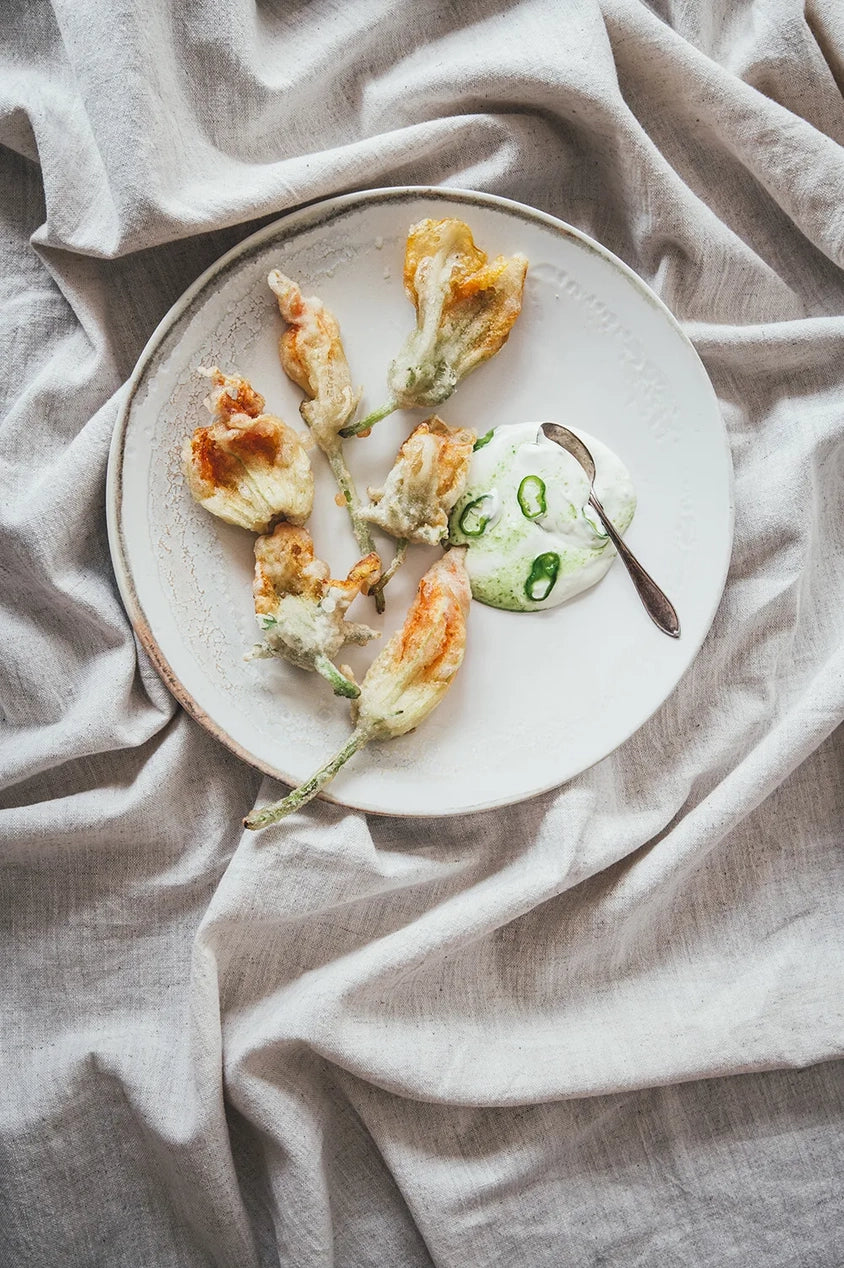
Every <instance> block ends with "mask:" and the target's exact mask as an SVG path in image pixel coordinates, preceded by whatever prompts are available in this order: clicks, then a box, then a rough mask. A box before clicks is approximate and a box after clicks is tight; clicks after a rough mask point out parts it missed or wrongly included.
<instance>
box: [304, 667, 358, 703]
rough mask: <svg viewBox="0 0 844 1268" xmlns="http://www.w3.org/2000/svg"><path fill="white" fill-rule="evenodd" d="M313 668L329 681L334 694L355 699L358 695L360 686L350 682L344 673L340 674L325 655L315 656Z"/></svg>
mask: <svg viewBox="0 0 844 1268" xmlns="http://www.w3.org/2000/svg"><path fill="white" fill-rule="evenodd" d="M314 669H315V670H316V671H317V673H318V674H322V676H323V678H326V679H327V680H328V681H329V682H330V683H331V685H332V687H333V688H334V694H335V696H346V698H347V699H348V700H356V699H357V697H358V696H359V695H360V687H359V686H358V685H357V683H356V682H352V680H351V678H347V677H346V675H345V674H341V673H340V670H339V669H338V668H337V666H336V665H335V664H334V662H333V661H331V660H329V659H328V657H327V656H317V657H316V658H315V659H314Z"/></svg>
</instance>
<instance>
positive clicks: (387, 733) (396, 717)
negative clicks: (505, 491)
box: [352, 547, 472, 739]
mask: <svg viewBox="0 0 844 1268" xmlns="http://www.w3.org/2000/svg"><path fill="white" fill-rule="evenodd" d="M465 553H466V552H465V549H464V548H462V547H458V548H457V549H455V550H450V551H449V552H448V553H447V554H445V555H443V556H442V557H441V558H440V559H438V560H437V561H436V563H434V564H433V565H432V566H431V567H430V568H429V569H428V571H427V572H426V573H425V575H424V577H423V578H422V580H421V581H420V582H419V588H418V590H417V592H416V597H415V599H414V600H413V603H412V604H411V606H410V608H409V610H408V613H407V616H406V617H405V621H404V624H403V626H402V628H401V629H400V630H398V631H397V632H396V633H395V634H394V635H393V637H392V638H391V639H390V641H389V642H388V643H387V645H386V647H384V648H382V650H381V651H380V652H379V654H378V655H377V656H376V658H375V660H374V661H373V662H372V664H371V665H370V667H369V669H368V670H367V673H366V677H365V678H364V680H363V682H362V683H361V688H360V696H359V698H358V699H357V700H356V701H354V702H353V704H352V716H353V718H354V721H355V723H356V725H357V726H358V728H360V729H362V730H363V731H365V732H366V733H367V734H368V735H369V736H370V738H372V739H390V738H392V737H394V736H397V735H404V734H405V733H406V732H407V731H412V730H413V728H414V727H416V726H418V725H419V723H420V722H422V721H423V720H424V719H425V718H426V717H427V716H428V714H429V713H430V712H431V710H432V709H434V708H435V707H436V706H437V705H438V704H439V702H440V700H442V698H443V696H444V695H445V693H446V692H447V691H448V688H449V687H450V686H451V683H452V681H453V679H454V676H455V674H456V673H457V671H458V669H459V668H460V666H461V664H462V663H463V653H464V651H465V649H466V620H467V617H468V614H469V604H470V601H471V597H472V595H471V590H470V588H469V578H468V575H467V572H466V564H465Z"/></svg>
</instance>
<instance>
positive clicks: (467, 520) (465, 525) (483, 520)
mask: <svg viewBox="0 0 844 1268" xmlns="http://www.w3.org/2000/svg"><path fill="white" fill-rule="evenodd" d="M491 500H492V499H491V498H490V495H489V494H488V493H482V494H481V496H480V497H479V498H475V500H474V502H469V503H467V505H466V506H464V507H463V510H462V511H461V513H460V519H459V520H458V521H457V527H458V528H459V529H460V531H461V533H463V534H464V535H465V536H466V537H480V535H481V533H483V531H484V530H485V528H486V526H487V525H488V524H489V521H490V520H491V519H492V514H491V513H490V514H489V515H484V513H483V511H482V510H481V507H482V506H483V504H484V502H490V501H491Z"/></svg>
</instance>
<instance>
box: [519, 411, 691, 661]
mask: <svg viewBox="0 0 844 1268" xmlns="http://www.w3.org/2000/svg"><path fill="white" fill-rule="evenodd" d="M542 432H543V434H544V435H545V436H547V438H548V439H549V440H552V441H553V442H554V444H556V445H559V446H560V448H561V449H565V451H566V453H570V454H571V456H572V458H574V459H575V461H576V462H578V463H580V466H581V467H582V468H583V470H584V471H585V473H586V478H587V479H588V481H589V505H590V506H591V507H592V509H593V510H594V511H595V513H596V515H597V516H598V518H599V519H600V521H601V523H602V524H603V526H604V528H605V530H606V532H607V535H608V536H609V538H610V541H611V542H612V544H613V546H615V548H616V550H617V551H618V554H619V557H620V558H621V561H622V563H623V564H624V566H625V568H626V569H627V571H628V573H629V574H630V578H631V580H632V582H633V584H634V586H635V587H636V590H637V592H638V595H639V598H640V599H641V600H642V603H643V604H644V607H645V611H646V612H647V614H648V616H649V617H650V618H651V620H652V621H653V623H654V625H655V626H656V627H657V629H660V630H662V632H663V634H667V635H668V636H669V638H679V637H680V621H679V618H678V616H677V613H676V611H675V609H674V605H673V604H672V603H671V601H670V599H669V598H668V596H667V595H666V594H665V593H664V591H662V590H661V589H660V587H659V586H658V585H657V583H656V582H655V581H654V579H653V577H652V576H651V575H650V573H648V572H645V569H644V568H643V567H642V565H641V564H640V563H639V561H638V559H637V558H636V556H635V555H634V554H633V552H632V551H631V550H630V547H629V546H627V545H625V543H624V541H623V540H622V538H621V536H620V534H619V533H618V532H617V531H616V529H615V526H614V525H613V523H612V521H611V520H610V518H609V516H608V515H607V513H606V511H605V510H604V508H603V507H602V506H601V503H600V502H599V501H598V498H597V496H596V494H595V459H594V458H593V457H592V455H591V453H590V452H589V450H588V449H587V447H586V445H584V443H583V441H582V440H581V439H580V437H579V436H575V434H574V432H573V431H569V429H568V427H563V426H561V424H560V423H543V424H542Z"/></svg>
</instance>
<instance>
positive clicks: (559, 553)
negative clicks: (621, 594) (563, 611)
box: [449, 423, 636, 612]
mask: <svg viewBox="0 0 844 1268" xmlns="http://www.w3.org/2000/svg"><path fill="white" fill-rule="evenodd" d="M540 426H541V424H539V423H513V424H510V425H508V426H503V427H496V428H495V429H494V430H493V431H492V432H487V434H486V436H482V437H481V438H480V440H478V441H477V442H476V447H475V451H474V453H473V454H472V463H471V466H470V468H469V481H468V484H467V486H466V490H465V492H464V493H463V496H462V497H461V498H460V501H459V502H458V503H457V505H456V506H455V508H454V510H453V511H452V513H451V518H450V521H449V540H450V541H451V542H452V543H453V544H455V545H461V546H468V547H469V549H468V551H467V552H466V567H467V570H468V573H469V579H470V582H471V585H472V594H473V596H474V598H476V599H478V600H479V601H480V602H481V603H487V604H489V605H491V606H492V607H496V608H507V609H508V610H510V611H516V612H535V611H538V610H540V609H542V608H550V607H555V606H556V605H557V604H558V603H564V602H565V600H566V599H570V598H572V596H573V595H575V594H579V593H580V592H581V591H582V590H586V589H587V588H588V587H589V586H592V585H594V584H595V582H596V581H599V580H600V579H601V577H603V575H604V573H605V572H606V571H607V569H608V568H609V567H610V564H611V563H612V561H613V559H614V558H615V554H616V552H615V547H614V546H613V545H612V543H611V542H610V540H609V538H608V537H607V536H606V534H605V533H604V530H603V527H602V525H601V522H600V520H599V519H598V517H597V515H596V514H595V512H594V511H593V510H592V508H591V507H589V506H587V505H586V503H587V500H588V498H589V481H588V480H587V478H586V473H585V472H584V470H583V468H582V467H581V466H580V464H579V463H578V462H577V461H576V460H575V459H574V458H573V457H572V456H571V454H569V453H566V451H565V450H564V449H561V448H560V446H559V445H556V444H554V442H553V441H552V440H549V439H548V437H547V436H545V435H544V433H543V432H542V431H541V430H540ZM571 431H573V432H575V433H576V435H578V436H579V437H580V438H581V440H582V441H583V442H584V444H585V445H586V446H587V448H588V449H589V451H590V453H591V454H592V457H593V458H594V459H595V473H596V474H595V492H596V494H597V497H598V500H599V501H600V503H601V505H602V506H603V508H604V510H605V511H606V513H607V515H608V517H609V518H610V520H611V521H612V523H613V526H614V527H615V528H616V529H617V530H618V532H619V533H623V532H625V530H626V529H627V528H628V527H629V525H630V521H631V520H632V519H633V514H634V511H635V510H636V493H635V491H634V489H633V483H632V481H631V479H630V475H629V473H628V471H627V469H626V467H625V466H624V464H623V463H622V462H621V460H620V459H619V458H617V457H616V455H615V454H614V453H613V452H612V450H611V449H608V448H607V446H606V445H605V444H603V442H602V441H600V440H598V439H597V438H596V437H594V436H590V435H589V434H588V433H587V432H584V431H580V430H579V429H578V428H574V427H572V428H571Z"/></svg>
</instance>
